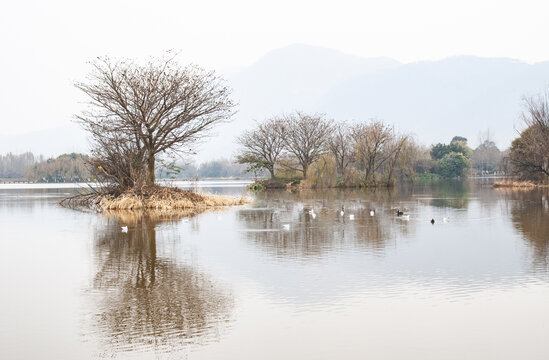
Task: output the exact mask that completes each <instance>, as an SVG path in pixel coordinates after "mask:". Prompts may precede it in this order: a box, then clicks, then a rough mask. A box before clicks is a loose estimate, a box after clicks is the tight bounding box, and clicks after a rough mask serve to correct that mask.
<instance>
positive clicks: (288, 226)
mask: <svg viewBox="0 0 549 360" xmlns="http://www.w3.org/2000/svg"><path fill="white" fill-rule="evenodd" d="M282 228H283V229H284V230H290V224H284V225H282Z"/></svg>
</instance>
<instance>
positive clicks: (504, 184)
mask: <svg viewBox="0 0 549 360" xmlns="http://www.w3.org/2000/svg"><path fill="white" fill-rule="evenodd" d="M547 186H548V185H542V184H536V183H533V182H531V181H516V180H503V181H497V182H495V183H494V187H495V188H500V189H502V188H507V189H517V190H530V189H534V188H539V187H547Z"/></svg>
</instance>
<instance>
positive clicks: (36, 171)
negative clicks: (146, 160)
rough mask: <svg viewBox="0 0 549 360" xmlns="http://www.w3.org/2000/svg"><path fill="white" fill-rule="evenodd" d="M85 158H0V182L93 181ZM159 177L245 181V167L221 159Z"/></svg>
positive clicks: (170, 169) (170, 168) (169, 169)
mask: <svg viewBox="0 0 549 360" xmlns="http://www.w3.org/2000/svg"><path fill="white" fill-rule="evenodd" d="M89 160H90V157H89V155H86V154H77V153H71V154H63V155H60V156H58V157H55V158H53V157H52V158H45V157H44V156H42V155H40V156H36V155H34V154H33V153H30V152H26V153H23V154H19V155H15V154H12V153H8V154H5V155H0V179H5V180H23V181H29V182H46V183H64V182H89V181H94V180H95V179H94V177H93V175H92V171H91V169H90V168H91V167H92V166H93V165H92V164H90V161H89ZM156 176H157V177H159V178H162V179H180V180H181V179H190V178H245V177H250V176H251V175H250V174H248V173H246V167H245V166H244V165H241V164H238V163H236V162H234V161H231V160H230V159H218V160H212V161H207V162H204V163H200V164H195V163H191V164H184V165H180V166H176V165H165V166H159V167H158V170H157V173H156Z"/></svg>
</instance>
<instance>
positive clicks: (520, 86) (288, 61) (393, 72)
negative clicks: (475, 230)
mask: <svg viewBox="0 0 549 360" xmlns="http://www.w3.org/2000/svg"><path fill="white" fill-rule="evenodd" d="M226 77H227V80H228V83H229V85H230V86H231V87H233V89H234V99H235V100H236V101H237V102H238V103H239V106H238V112H237V113H236V115H235V116H234V118H233V120H232V121H231V122H230V123H228V124H223V125H221V126H219V127H217V128H216V129H215V130H214V131H213V133H212V135H213V136H212V137H211V138H209V139H208V140H206V141H205V142H204V144H203V145H202V146H201V147H200V149H201V150H198V155H197V156H196V159H195V160H197V161H205V160H209V159H214V158H218V157H220V156H225V157H226V156H231V155H232V154H234V152H235V151H236V149H237V145H236V143H235V138H236V136H238V135H239V134H240V133H241V132H242V131H243V130H244V129H246V128H249V127H250V126H253V120H263V119H264V118H266V117H269V116H272V115H277V114H281V113H285V112H290V111H294V110H298V109H301V110H304V111H308V112H322V113H326V114H327V116H328V117H330V118H335V119H338V120H344V119H345V120H349V121H365V120H367V119H369V118H373V117H376V118H379V119H382V120H384V121H387V122H389V123H393V124H394V125H395V126H396V128H397V129H398V130H399V131H403V132H408V133H412V134H415V135H416V136H417V138H418V140H419V141H420V142H421V143H423V144H431V143H436V142H448V141H449V140H450V139H451V138H452V137H453V136H454V135H462V136H465V137H467V138H469V142H470V145H472V146H475V145H476V142H477V135H478V133H479V132H480V131H484V130H486V129H490V130H491V133H492V134H495V140H496V141H497V144H498V145H499V146H500V147H501V148H505V147H507V146H509V145H510V141H511V140H512V139H513V138H514V137H516V135H517V133H516V130H515V129H516V128H517V127H518V128H521V123H520V120H519V115H520V112H521V99H522V97H523V96H528V95H536V94H539V93H540V92H541V91H543V90H544V89H545V87H546V85H547V82H548V80H549V61H548V62H541V63H536V64H527V63H524V62H521V61H517V60H512V59H507V58H479V57H474V56H456V57H450V58H446V59H442V60H439V61H424V62H416V63H409V64H401V63H399V62H397V61H396V60H393V59H389V58H383V57H379V58H370V59H367V58H361V57H357V56H353V55H347V54H344V53H341V52H339V51H336V50H331V49H326V48H320V47H314V46H308V45H291V46H287V47H284V48H281V49H276V50H273V51H271V52H269V53H267V54H265V55H264V56H263V57H262V58H260V59H259V60H258V61H257V62H256V63H254V64H252V65H251V66H249V67H247V68H243V69H241V70H239V71H233V72H231V73H230V74H227V75H226ZM87 147H88V143H87V141H86V140H85V134H84V133H83V131H82V130H81V129H79V128H78V126H77V125H76V124H71V125H68V126H67V127H64V128H58V129H51V130H47V131H38V132H33V133H29V134H23V135H16V136H6V135H0V152H2V153H5V152H8V151H11V152H23V151H33V152H34V153H36V154H45V155H57V154H60V153H64V152H71V151H86V150H87Z"/></svg>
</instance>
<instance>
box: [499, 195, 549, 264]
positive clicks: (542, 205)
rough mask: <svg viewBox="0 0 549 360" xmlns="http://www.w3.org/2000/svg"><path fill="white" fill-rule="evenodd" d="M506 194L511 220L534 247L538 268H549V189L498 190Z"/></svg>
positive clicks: (535, 261)
mask: <svg viewBox="0 0 549 360" xmlns="http://www.w3.org/2000/svg"><path fill="white" fill-rule="evenodd" d="M498 191H499V192H501V193H504V194H505V195H506V198H507V200H508V207H509V209H510V212H511V220H512V221H513V225H514V226H515V228H516V229H517V230H519V231H520V232H521V233H522V235H524V238H525V239H526V240H527V241H528V245H529V246H530V247H531V248H532V249H533V253H534V263H535V266H536V268H539V269H541V270H543V271H544V272H546V271H547V270H548V269H549V191H547V190H527V191H524V190H522V191H520V190H519V191H513V190H507V191H506V190H498Z"/></svg>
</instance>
